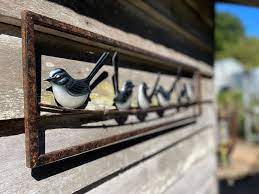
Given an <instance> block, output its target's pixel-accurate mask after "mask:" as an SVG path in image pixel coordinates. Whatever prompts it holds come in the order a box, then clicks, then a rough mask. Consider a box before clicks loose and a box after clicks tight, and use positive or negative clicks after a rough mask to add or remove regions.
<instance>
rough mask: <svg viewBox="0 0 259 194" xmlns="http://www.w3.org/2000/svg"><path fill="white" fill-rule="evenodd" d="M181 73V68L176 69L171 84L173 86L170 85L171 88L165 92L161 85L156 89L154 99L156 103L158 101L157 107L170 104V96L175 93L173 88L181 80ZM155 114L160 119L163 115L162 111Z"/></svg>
mask: <svg viewBox="0 0 259 194" xmlns="http://www.w3.org/2000/svg"><path fill="white" fill-rule="evenodd" d="M181 71H182V68H181V67H178V69H177V77H176V79H175V81H174V82H173V84H172V86H171V88H170V89H169V90H166V89H165V88H164V87H163V86H161V85H160V86H159V87H158V88H157V90H156V92H155V93H156V97H157V101H158V104H159V106H161V107H167V106H169V105H170V104H171V96H172V93H173V91H175V88H176V86H177V83H178V81H179V80H180V78H181ZM157 113H158V115H159V116H160V117H162V116H163V114H164V111H158V112H157Z"/></svg>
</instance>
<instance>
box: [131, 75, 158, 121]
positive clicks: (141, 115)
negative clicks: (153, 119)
mask: <svg viewBox="0 0 259 194" xmlns="http://www.w3.org/2000/svg"><path fill="white" fill-rule="evenodd" d="M159 79H160V73H158V76H157V79H156V82H155V84H154V86H153V89H152V90H151V93H150V94H148V89H149V87H148V85H147V84H146V83H145V82H142V83H141V84H140V85H139V88H138V106H139V107H140V108H141V109H142V110H146V109H148V108H149V107H150V105H151V103H152V98H153V96H154V95H155V92H156V88H157V85H158V82H159ZM136 116H137V118H138V120H139V121H144V120H145V118H146V116H147V113H146V112H137V114H136Z"/></svg>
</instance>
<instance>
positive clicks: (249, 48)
mask: <svg viewBox="0 0 259 194" xmlns="http://www.w3.org/2000/svg"><path fill="white" fill-rule="evenodd" d="M215 22H216V28H215V41H216V43H215V44H216V53H215V54H216V59H222V58H229V57H231V58H235V59H237V60H239V61H240V62H241V63H243V64H244V66H245V68H246V69H250V68H253V67H257V66H259V55H258V53H259V40H258V39H257V38H249V37H245V35H244V28H243V26H242V24H241V22H240V20H239V19H238V18H236V17H234V16H232V15H230V14H229V13H217V14H216V21H215Z"/></svg>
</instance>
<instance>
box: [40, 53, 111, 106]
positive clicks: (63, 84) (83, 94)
mask: <svg viewBox="0 0 259 194" xmlns="http://www.w3.org/2000/svg"><path fill="white" fill-rule="evenodd" d="M108 55H109V53H108V52H104V53H103V54H102V55H101V57H100V58H99V59H98V61H97V62H96V64H95V67H94V68H93V70H92V71H91V72H90V73H89V75H88V76H87V77H86V78H84V79H74V78H72V77H71V76H70V75H69V74H68V73H67V72H66V71H65V70H64V69H61V68H57V69H54V70H52V71H51V72H50V73H49V77H48V78H47V79H45V80H44V81H48V82H49V83H50V84H51V86H50V87H49V88H47V91H51V92H53V95H54V98H55V101H56V103H57V105H58V106H62V107H64V108H70V109H84V108H85V107H86V106H87V104H88V102H89V101H90V100H91V99H90V93H91V91H92V90H93V89H94V88H95V87H96V86H97V85H98V84H99V83H100V82H101V81H103V80H104V79H106V78H107V77H108V73H107V72H106V71H104V72H103V73H102V74H100V75H99V76H98V78H97V79H96V80H95V81H94V82H93V83H92V84H91V83H90V82H91V81H92V79H93V78H94V76H95V75H96V74H97V72H98V71H99V70H100V69H101V67H102V66H103V65H104V62H105V60H106V59H107V57H108Z"/></svg>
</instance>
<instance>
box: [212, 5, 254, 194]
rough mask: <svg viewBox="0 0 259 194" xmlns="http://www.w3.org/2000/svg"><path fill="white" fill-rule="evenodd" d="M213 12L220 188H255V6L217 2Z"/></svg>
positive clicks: (249, 191)
mask: <svg viewBox="0 0 259 194" xmlns="http://www.w3.org/2000/svg"><path fill="white" fill-rule="evenodd" d="M215 18H216V22H215V25H216V26H215V50H216V52H215V70H214V71H215V88H216V91H217V101H218V121H219V122H218V128H219V130H218V159H219V161H218V164H219V169H218V178H219V185H220V193H221V194H232V193H233V194H239V193H240V194H241V193H242V194H254V193H259V185H258V182H259V160H258V159H259V55H258V53H259V28H258V24H259V9H258V8H254V7H248V6H240V5H234V4H226V3H217V4H216V17H215Z"/></svg>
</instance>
